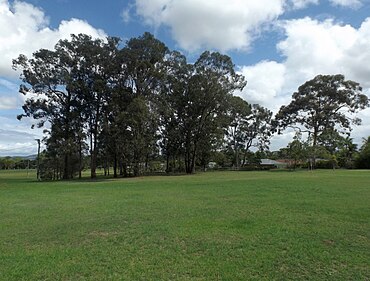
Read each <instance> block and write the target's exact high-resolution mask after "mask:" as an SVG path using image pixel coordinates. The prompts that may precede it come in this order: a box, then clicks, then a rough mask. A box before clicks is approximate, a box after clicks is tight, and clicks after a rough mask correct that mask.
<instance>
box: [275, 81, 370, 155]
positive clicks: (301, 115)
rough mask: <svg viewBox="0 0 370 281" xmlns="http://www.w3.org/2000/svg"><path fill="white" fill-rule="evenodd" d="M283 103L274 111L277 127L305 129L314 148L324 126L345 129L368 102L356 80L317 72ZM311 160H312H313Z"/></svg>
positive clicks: (348, 128)
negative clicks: (285, 103)
mask: <svg viewBox="0 0 370 281" xmlns="http://www.w3.org/2000/svg"><path fill="white" fill-rule="evenodd" d="M292 98H293V99H292V101H291V102H290V104H289V105H287V106H282V107H281V108H280V110H279V112H278V113H277V115H276V120H277V121H278V123H279V126H280V129H285V128H288V127H291V128H294V129H296V130H298V131H300V132H306V133H308V134H309V136H310V139H312V147H313V148H314V149H315V148H316V147H317V144H318V140H319V136H320V134H322V133H323V132H324V131H325V130H338V131H339V132H345V131H347V132H348V131H350V130H351V125H352V124H354V125H358V124H360V123H361V120H360V119H359V118H356V117H353V114H355V113H357V112H358V111H359V110H361V109H364V108H366V107H368V106H369V99H368V97H367V96H366V95H364V94H362V88H361V86H360V85H359V83H357V82H354V81H351V80H345V77H344V76H343V75H341V74H337V75H318V76H316V77H315V78H314V79H312V80H310V81H307V82H306V83H304V84H303V85H301V86H300V87H299V88H298V91H297V92H295V93H294V94H293V96H292ZM313 161H314V160H313Z"/></svg>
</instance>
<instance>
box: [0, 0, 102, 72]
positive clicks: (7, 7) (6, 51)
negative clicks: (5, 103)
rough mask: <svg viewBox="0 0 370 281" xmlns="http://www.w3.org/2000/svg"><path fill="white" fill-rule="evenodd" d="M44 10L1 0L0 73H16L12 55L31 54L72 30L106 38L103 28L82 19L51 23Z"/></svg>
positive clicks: (19, 2)
mask: <svg viewBox="0 0 370 281" xmlns="http://www.w3.org/2000/svg"><path fill="white" fill-rule="evenodd" d="M48 25H49V19H48V17H47V16H46V15H45V13H44V12H43V11H42V10H41V9H40V8H37V7H35V6H33V5H31V4H28V3H25V2H21V1H15V2H13V3H12V4H10V3H9V2H8V1H7V0H0V76H2V77H15V76H16V74H15V72H14V71H13V70H12V68H11V65H12V59H14V58H17V57H18V55H19V54H21V53H22V54H25V55H31V54H32V53H33V52H34V51H36V50H38V49H40V48H50V49H51V48H53V47H54V45H55V44H56V43H57V42H58V40H60V39H64V38H69V37H70V34H72V33H75V34H76V33H86V34H89V35H91V36H93V37H97V38H105V37H106V34H105V32H104V31H103V30H100V29H95V28H94V27H92V26H91V25H90V24H88V23H87V22H85V21H83V20H79V19H71V20H68V21H62V22H61V23H60V25H59V27H58V28H57V29H51V28H49V27H48Z"/></svg>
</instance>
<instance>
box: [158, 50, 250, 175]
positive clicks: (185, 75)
mask: <svg viewBox="0 0 370 281" xmlns="http://www.w3.org/2000/svg"><path fill="white" fill-rule="evenodd" d="M171 59H172V67H173V70H172V71H170V72H169V78H168V79H167V81H168V85H167V86H168V87H167V92H166V97H165V100H164V103H166V104H167V105H168V111H167V115H166V117H165V118H166V121H167V122H166V124H165V131H166V133H165V135H166V138H167V139H166V142H167V143H166V145H167V152H169V151H170V150H169V149H171V150H172V151H173V150H175V149H176V147H175V146H176V144H178V146H179V147H181V153H182V154H183V158H184V163H185V171H186V173H192V172H193V171H194V167H195V163H196V158H197V154H198V153H199V154H202V155H203V156H204V155H206V153H207V150H208V151H209V150H210V149H211V148H212V143H214V142H215V141H216V140H217V139H219V138H222V137H221V136H222V135H223V134H222V132H223V130H224V128H225V127H226V126H227V118H226V111H227V105H228V99H229V98H230V97H231V95H232V93H233V92H234V91H235V90H237V89H243V87H244V86H245V84H246V82H245V80H244V77H243V76H241V75H238V74H237V73H236V72H235V70H234V65H233V63H232V61H231V59H230V57H228V56H225V55H221V54H219V53H216V52H214V53H211V52H208V51H207V52H204V53H203V54H202V55H201V56H200V57H199V59H198V60H197V61H196V62H195V63H194V64H188V63H187V62H186V59H185V57H183V56H181V55H180V54H178V53H173V54H172V58H171ZM176 126H177V128H176ZM200 149H202V151H200Z"/></svg>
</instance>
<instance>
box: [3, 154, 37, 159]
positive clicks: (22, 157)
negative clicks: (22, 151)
mask: <svg viewBox="0 0 370 281" xmlns="http://www.w3.org/2000/svg"><path fill="white" fill-rule="evenodd" d="M6 157H10V158H17V159H19V158H20V159H24V160H36V158H37V154H33V155H28V156H23V155H20V156H0V158H6Z"/></svg>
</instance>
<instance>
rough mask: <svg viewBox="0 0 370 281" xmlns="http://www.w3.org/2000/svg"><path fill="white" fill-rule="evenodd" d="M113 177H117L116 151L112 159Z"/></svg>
mask: <svg viewBox="0 0 370 281" xmlns="http://www.w3.org/2000/svg"><path fill="white" fill-rule="evenodd" d="M113 177H114V178H116V177H117V153H114V160H113Z"/></svg>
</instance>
